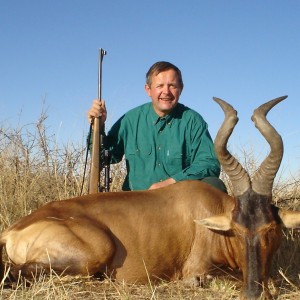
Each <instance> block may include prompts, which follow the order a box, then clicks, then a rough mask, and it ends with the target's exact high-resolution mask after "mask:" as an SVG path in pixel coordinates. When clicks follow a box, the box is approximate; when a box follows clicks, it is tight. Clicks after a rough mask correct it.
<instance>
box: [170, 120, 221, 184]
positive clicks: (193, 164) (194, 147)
mask: <svg viewBox="0 0 300 300" xmlns="http://www.w3.org/2000/svg"><path fill="white" fill-rule="evenodd" d="M186 139H187V142H188V143H189V156H190V159H189V164H188V165H187V166H186V167H185V168H184V169H183V170H182V171H181V172H178V173H177V174H174V175H172V176H171V177H172V178H173V179H174V180H175V181H182V180H189V179H203V178H205V177H210V176H213V177H219V176H220V163H219V161H218V159H217V157H216V153H215V149H214V144H213V141H212V139H211V136H210V133H209V131H208V126H207V123H206V122H205V121H204V120H203V119H202V117H201V116H199V118H195V119H194V120H193V122H191V124H190V126H189V128H188V130H187V136H186Z"/></svg>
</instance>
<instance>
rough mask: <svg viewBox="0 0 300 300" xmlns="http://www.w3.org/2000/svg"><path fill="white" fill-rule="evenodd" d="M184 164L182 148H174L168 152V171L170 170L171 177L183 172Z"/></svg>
mask: <svg viewBox="0 0 300 300" xmlns="http://www.w3.org/2000/svg"><path fill="white" fill-rule="evenodd" d="M183 165H184V162H183V151H182V148H181V147H176V146H173V147H172V148H170V149H168V150H167V152H166V169H167V170H168V173H169V176H172V175H175V174H176V173H178V172H180V171H182V169H183V167H184V166H183Z"/></svg>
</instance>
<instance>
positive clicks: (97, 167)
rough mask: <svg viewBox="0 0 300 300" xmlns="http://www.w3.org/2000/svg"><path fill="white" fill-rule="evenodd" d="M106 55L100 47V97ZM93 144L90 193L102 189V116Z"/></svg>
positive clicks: (95, 127)
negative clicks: (103, 63)
mask: <svg viewBox="0 0 300 300" xmlns="http://www.w3.org/2000/svg"><path fill="white" fill-rule="evenodd" d="M104 55H106V51H105V50H103V49H102V48H100V49H99V58H98V99H99V101H101V98H102V61H103V57H104ZM93 122H94V123H93V144H92V159H91V170H90V182H89V193H97V192H100V191H101V180H100V172H101V149H100V148H101V143H100V132H101V131H102V130H103V128H101V125H100V118H95V119H94V121H93Z"/></svg>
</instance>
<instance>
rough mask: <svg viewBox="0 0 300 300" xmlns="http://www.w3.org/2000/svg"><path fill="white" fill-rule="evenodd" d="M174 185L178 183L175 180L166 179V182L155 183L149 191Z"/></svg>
mask: <svg viewBox="0 0 300 300" xmlns="http://www.w3.org/2000/svg"><path fill="white" fill-rule="evenodd" d="M173 183H176V181H175V180H174V179H173V178H168V179H166V180H164V181H160V182H156V183H153V184H152V185H151V186H150V188H149V190H155V189H159V188H162V187H165V186H168V185H170V184H173Z"/></svg>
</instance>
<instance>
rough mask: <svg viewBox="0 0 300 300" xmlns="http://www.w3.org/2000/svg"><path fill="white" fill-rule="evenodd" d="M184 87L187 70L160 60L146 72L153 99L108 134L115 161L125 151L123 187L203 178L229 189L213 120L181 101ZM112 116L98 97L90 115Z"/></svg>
mask: <svg viewBox="0 0 300 300" xmlns="http://www.w3.org/2000/svg"><path fill="white" fill-rule="evenodd" d="M182 90H183V81H182V76H181V71H180V70H179V69H178V68H177V67H176V66H175V65H173V64H171V63H169V62H164V61H162V62H157V63H155V64H154V65H152V67H151V68H150V69H149V71H148V72H147V74H146V84H145V91H146V93H147V94H148V96H149V97H150V98H151V102H150V103H146V104H143V105H141V106H138V107H136V108H134V109H132V110H130V111H129V112H127V113H126V114H125V115H123V116H122V117H121V118H120V119H119V120H118V121H117V122H116V123H115V124H114V125H113V126H112V128H111V130H110V131H109V132H108V135H107V137H108V145H109V149H110V151H111V155H112V163H116V162H120V161H121V160H122V158H123V156H124V155H125V160H126V167H127V175H126V178H125V181H124V184H123V190H145V189H156V188H160V187H164V186H167V185H170V184H173V183H175V182H177V181H182V180H188V179H198V180H203V181H206V182H207V183H209V184H212V185H214V186H215V187H217V188H219V189H221V190H223V191H225V192H226V187H225V185H224V183H223V182H222V181H221V180H220V179H219V178H218V177H219V175H220V164H219V162H218V160H217V158H216V155H215V151H214V145H213V142H212V139H211V137H210V134H209V132H208V128H207V123H206V122H205V121H204V120H203V118H202V117H201V115H199V114H198V113H197V112H195V111H194V110H192V109H190V108H188V107H186V106H184V105H183V104H181V103H178V101H179V98H180V94H181V92H182ZM99 116H101V122H102V123H104V122H105V120H106V116H107V111H106V108H105V103H104V101H99V100H94V102H93V104H92V107H91V108H90V110H89V111H88V119H89V120H90V121H91V120H92V118H93V117H99Z"/></svg>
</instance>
